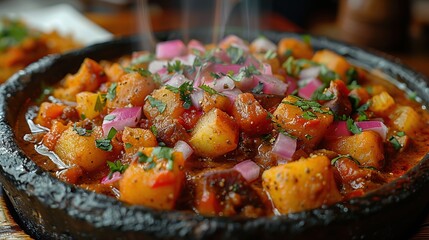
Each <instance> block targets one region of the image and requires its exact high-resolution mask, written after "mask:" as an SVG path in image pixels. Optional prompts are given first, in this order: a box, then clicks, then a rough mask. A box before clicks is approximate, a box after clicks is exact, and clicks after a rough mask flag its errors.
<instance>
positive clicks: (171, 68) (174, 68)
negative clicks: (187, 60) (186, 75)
mask: <svg viewBox="0 0 429 240" xmlns="http://www.w3.org/2000/svg"><path fill="white" fill-rule="evenodd" d="M167 71H168V73H174V72H176V73H183V64H182V63H181V62H180V61H179V60H176V61H174V62H173V63H167Z"/></svg>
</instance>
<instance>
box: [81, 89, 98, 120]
mask: <svg viewBox="0 0 429 240" xmlns="http://www.w3.org/2000/svg"><path fill="white" fill-rule="evenodd" d="M98 96H99V94H98V93H92V92H80V93H78V94H77V95H76V103H77V105H76V110H77V112H78V113H79V116H81V117H82V116H85V118H88V119H94V118H95V117H97V116H99V115H100V112H98V111H96V110H95V104H96V102H97V97H98Z"/></svg>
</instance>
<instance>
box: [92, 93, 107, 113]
mask: <svg viewBox="0 0 429 240" xmlns="http://www.w3.org/2000/svg"><path fill="white" fill-rule="evenodd" d="M105 106H106V94H105V93H99V94H98V96H97V100H96V101H95V106H94V111H96V112H102V111H103V109H104V107H105Z"/></svg>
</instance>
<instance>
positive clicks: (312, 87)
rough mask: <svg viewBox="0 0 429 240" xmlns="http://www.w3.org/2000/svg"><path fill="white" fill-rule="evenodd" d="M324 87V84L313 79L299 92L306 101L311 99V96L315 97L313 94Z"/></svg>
mask: <svg viewBox="0 0 429 240" xmlns="http://www.w3.org/2000/svg"><path fill="white" fill-rule="evenodd" d="M301 81H303V80H301ZM322 85H323V84H322V82H321V81H320V80H319V79H317V78H311V79H310V80H308V82H307V84H306V85H305V86H304V87H302V88H300V89H299V90H298V95H299V96H300V97H302V98H304V99H307V100H309V99H311V96H313V93H314V92H315V91H316V90H317V89H318V88H319V87H321V86H322Z"/></svg>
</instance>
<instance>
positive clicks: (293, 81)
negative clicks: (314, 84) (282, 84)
mask: <svg viewBox="0 0 429 240" xmlns="http://www.w3.org/2000/svg"><path fill="white" fill-rule="evenodd" d="M286 84H287V85H288V86H287V91H286V94H287V95H289V94H292V93H293V92H294V91H295V90H296V89H297V88H298V84H297V83H296V79H295V78H293V77H290V76H286Z"/></svg>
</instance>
